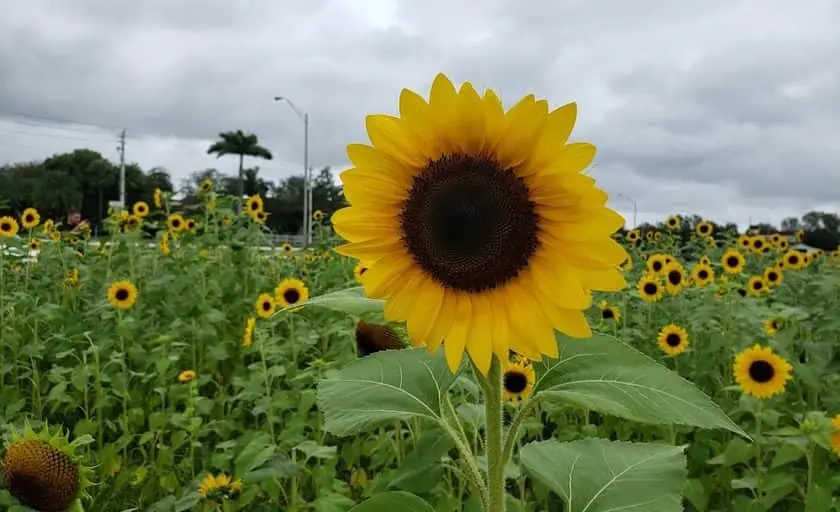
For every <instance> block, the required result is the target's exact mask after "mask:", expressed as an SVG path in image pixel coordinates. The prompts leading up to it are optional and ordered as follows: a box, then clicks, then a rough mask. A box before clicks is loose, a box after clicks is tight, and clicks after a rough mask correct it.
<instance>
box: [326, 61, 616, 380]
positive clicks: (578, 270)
mask: <svg viewBox="0 0 840 512" xmlns="http://www.w3.org/2000/svg"><path fill="white" fill-rule="evenodd" d="M576 117H577V106H576V105H575V104H574V103H570V104H568V105H565V106H563V107H560V108H558V109H556V110H553V111H550V112H549V110H548V103H547V102H546V101H544V100H536V99H535V98H534V96H526V97H525V98H524V99H522V100H521V101H520V102H518V103H517V104H516V105H514V106H513V107H512V108H511V109H510V110H509V111H507V112H505V111H504V108H503V106H502V102H501V100H500V99H499V97H498V96H497V95H496V94H495V93H494V92H493V91H487V92H485V93H484V95H483V96H480V95H479V94H478V93H477V92H476V91H475V89H474V88H473V87H472V85H471V84H469V83H465V84H464V85H462V86H461V88H460V89H459V90H456V89H455V87H454V86H453V85H452V83H451V82H450V81H449V79H447V78H446V77H445V76H444V75H442V74H441V75H438V76H437V78H436V79H435V81H434V83H433V85H432V88H431V93H430V99H429V101H428V102H427V101H425V100H424V99H423V98H422V97H420V96H419V95H417V94H416V93H414V92H412V91H409V90H403V92H402V94H401V96H400V117H392V116H387V115H374V116H369V117H368V118H367V131H368V135H369V136H370V139H371V143H372V145H370V146H367V145H361V144H352V145H350V146H348V148H347V153H348V156H349V158H350V160H351V161H352V163H353V165H354V168H352V169H350V170H348V171H345V172H344V173H342V174H341V179H342V181H343V184H344V194H345V196H346V198H347V201H348V202H349V204H350V205H351V206H350V207H348V208H344V209H341V210H339V211H338V212H336V213H335V214H334V215H333V217H332V223H333V226H334V228H335V230H336V232H337V233H338V234H339V235H341V236H342V237H344V238H345V239H347V240H348V241H349V242H350V243H349V244H347V245H344V246H341V247H340V248H338V249H337V251H338V252H340V253H342V254H344V255H346V256H350V257H353V258H356V259H359V260H363V261H368V262H372V263H371V267H370V269H369V270H368V271H367V273H366V277H365V283H364V286H365V291H366V293H367V294H368V295H369V296H371V297H375V298H382V299H385V300H386V301H387V305H386V307H385V314H386V317H387V318H388V319H389V320H393V321H406V322H407V327H408V334H409V337H410V338H411V340H412V342H413V343H414V344H415V345H420V346H427V347H428V348H429V350H431V351H434V350H435V349H436V348H437V347H438V346H439V345H440V344H441V342H443V340H444V339H445V340H446V342H445V343H444V350H445V352H446V359H447V361H448V363H449V366H450V369H452V370H455V369H457V368H458V366H459V365H460V363H461V360H462V357H463V354H464V352H465V351H466V352H467V353H468V354H469V355H470V357H471V359H472V361H473V363H474V364H475V365H476V367H477V368H478V369H479V371H481V372H482V373H486V372H487V370H488V369H489V368H490V363H491V360H492V355H493V354H494V353H495V354H496V356H497V357H498V358H499V360H500V361H505V360H506V358H507V355H508V351H509V349H511V348H513V349H515V350H516V351H517V352H519V353H521V354H523V355H525V356H527V357H528V358H530V359H533V360H538V359H540V358H541V356H542V355H543V354H544V355H548V356H550V357H557V355H558V354H557V343H556V340H555V337H554V329H558V330H561V331H564V332H565V333H567V334H568V335H570V336H575V337H588V336H590V335H591V330H590V328H589V325H588V323H587V321H586V318H585V316H584V314H583V310H585V309H586V308H588V307H589V305H590V303H591V291H592V290H604V291H618V290H621V289H622V288H624V286H625V282H624V278H623V277H622V275H621V272H620V271H619V270H618V266H619V265H620V264H621V262H622V261H623V260H624V258H626V257H627V254H626V252H625V251H624V249H623V248H622V247H621V246H620V245H619V244H618V243H617V242H616V241H615V240H613V239H612V238H611V237H610V235H611V234H612V233H614V232H615V231H616V230H618V229H619V228H620V227H621V226H622V225H623V224H624V219H622V217H621V216H620V215H618V214H617V213H616V212H614V211H612V210H610V209H609V208H607V207H606V205H605V203H606V200H607V194H606V193H605V192H603V191H602V190H600V189H598V188H596V187H595V180H594V179H592V178H591V177H589V176H585V175H583V174H581V171H583V170H584V169H585V168H586V167H587V166H588V165H589V164H590V163H591V162H592V159H593V157H594V155H595V147H594V146H592V145H591V144H588V143H573V144H568V143H567V139H568V137H569V135H570V133H571V131H572V127H573V126H574V123H575V119H576Z"/></svg>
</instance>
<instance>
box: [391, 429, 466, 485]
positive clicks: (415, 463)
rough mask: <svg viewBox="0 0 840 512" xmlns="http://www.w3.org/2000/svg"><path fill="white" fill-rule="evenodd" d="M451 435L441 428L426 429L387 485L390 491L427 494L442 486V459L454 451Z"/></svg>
mask: <svg viewBox="0 0 840 512" xmlns="http://www.w3.org/2000/svg"><path fill="white" fill-rule="evenodd" d="M452 446H453V442H452V439H451V438H450V437H449V435H447V434H446V432H444V431H443V430H442V429H440V428H435V427H431V428H425V429H423V433H422V434H420V439H419V440H418V441H417V444H416V445H415V446H414V448H413V449H412V450H411V452H410V453H409V454H408V456H407V457H406V458H405V460H404V461H403V463H402V464H401V465H400V468H399V471H398V472H397V474H396V475H395V476H394V477H392V478H391V479H390V481H389V482H388V483H387V485H388V488H390V489H401V490H404V491H409V492H415V493H418V494H425V493H427V492H429V491H431V490H432V489H433V488H434V487H435V486H436V485H438V484H440V482H441V477H442V476H443V466H442V465H441V464H440V459H441V458H442V457H444V456H445V455H446V454H447V453H448V452H449V450H451V449H452Z"/></svg>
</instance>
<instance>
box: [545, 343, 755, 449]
mask: <svg viewBox="0 0 840 512" xmlns="http://www.w3.org/2000/svg"><path fill="white" fill-rule="evenodd" d="M557 342H558V347H559V351H560V354H561V357H560V358H559V359H544V360H543V361H541V362H537V363H534V369H535V370H536V372H537V382H536V384H535V386H534V394H535V395H536V396H539V397H541V399H543V400H544V401H545V402H546V403H548V404H552V403H555V404H558V403H559V404H566V405H568V404H572V405H575V406H578V407H581V408H586V409H591V410H594V411H598V412H601V413H604V414H611V415H614V416H618V417H621V418H626V419H629V420H633V421H638V422H641V423H649V424H660V425H668V424H671V425H687V426H692V427H701V428H723V429H726V430H729V431H731V432H734V433H736V434H738V435H741V436H744V437H745V438H749V435H748V434H747V433H746V432H744V431H743V430H742V429H741V428H740V427H738V425H736V424H735V423H734V422H733V421H732V420H731V419H730V418H729V417H728V416H727V415H726V413H724V412H723V410H721V408H720V407H719V406H718V405H717V404H715V403H714V402H713V401H712V399H711V398H709V397H708V396H707V395H706V394H705V393H703V392H702V391H701V390H700V389H698V388H697V387H696V386H695V385H694V384H692V383H691V382H689V381H687V380H685V379H683V378H682V377H680V376H679V375H678V374H677V373H675V372H672V371H671V370H669V369H667V368H665V367H664V366H662V365H661V364H659V363H657V362H656V361H654V360H653V359H651V358H650V357H648V356H646V355H645V354H642V353H641V352H639V351H638V350H636V349H635V348H633V347H631V346H630V345H627V344H625V343H623V342H621V341H619V340H618V339H616V338H613V337H611V336H606V335H601V334H596V335H594V336H593V337H592V338H590V339H586V340H579V339H572V338H568V337H566V336H564V335H562V334H559V333H558V335H557Z"/></svg>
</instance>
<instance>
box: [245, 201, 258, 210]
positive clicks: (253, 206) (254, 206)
mask: <svg viewBox="0 0 840 512" xmlns="http://www.w3.org/2000/svg"><path fill="white" fill-rule="evenodd" d="M248 207H249V208H250V209H252V210H259V209H260V202H259V201H251V202H250V203H248Z"/></svg>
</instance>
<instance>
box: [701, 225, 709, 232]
mask: <svg viewBox="0 0 840 512" xmlns="http://www.w3.org/2000/svg"><path fill="white" fill-rule="evenodd" d="M707 231H709V226H706V225H705V224H703V225H701V226H700V232H701V233H705V232H707Z"/></svg>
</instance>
